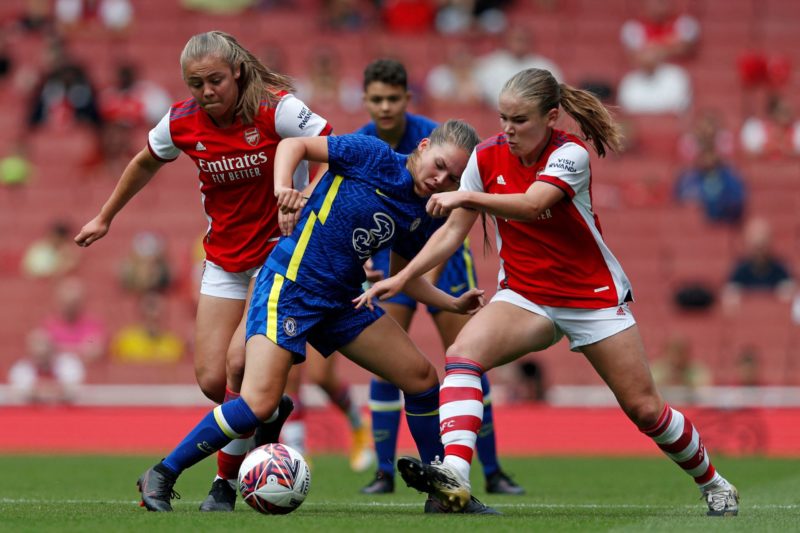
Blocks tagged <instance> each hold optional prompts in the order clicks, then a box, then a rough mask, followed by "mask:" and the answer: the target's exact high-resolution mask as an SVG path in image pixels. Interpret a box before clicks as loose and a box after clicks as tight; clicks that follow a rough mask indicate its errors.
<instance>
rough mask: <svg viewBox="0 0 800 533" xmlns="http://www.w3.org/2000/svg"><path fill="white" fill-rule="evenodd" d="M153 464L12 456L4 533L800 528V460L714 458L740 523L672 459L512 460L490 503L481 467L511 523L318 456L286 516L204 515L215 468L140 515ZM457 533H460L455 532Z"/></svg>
mask: <svg viewBox="0 0 800 533" xmlns="http://www.w3.org/2000/svg"><path fill="white" fill-rule="evenodd" d="M156 459H157V458H155V457H128V456H124V457H122V456H26V455H22V456H2V457H0V469H2V470H1V471H2V479H3V483H2V484H1V485H0V486H1V487H2V488H0V531H9V532H25V531H31V532H33V531H36V532H49V531H53V532H56V531H57V532H66V531H76V532H93V531H103V532H117V531H136V532H147V533H156V532H161V531H164V532H176V531H178V532H180V531H193V532H197V533H206V532H212V531H224V532H241V531H279V530H278V529H273V528H280V531H286V532H288V533H295V532H301V531H320V532H328V531H346V532H348V533H353V532H355V531H370V532H371V531H375V532H384V531H413V532H414V533H422V532H427V531H431V532H437V533H443V528H458V530H459V531H469V532H472V531H492V532H503V531H509V532H514V533H521V532H523V531H548V532H549V531H576V532H577V531H581V532H583V531H612V530H613V531H631V532H636V531H665V532H667V531H668V532H670V533H675V532H683V531H704V532H705V531H757V532H762V531H781V532H787V531H798V530H800V460H788V459H763V458H736V459H734V458H726V457H717V458H715V464H716V466H717V468H719V469H720V470H721V471H722V472H723V473H724V474H725V475H726V476H728V478H729V479H730V480H731V481H733V482H734V483H735V484H736V485H737V486H738V487H739V491H740V494H741V497H742V501H741V507H740V515H739V516H738V517H735V518H711V517H706V516H705V510H706V508H705V504H704V503H703V502H702V501H701V500H700V499H699V492H698V491H697V490H696V489H695V488H694V486H693V483H692V482H691V480H690V479H688V477H687V476H686V475H685V474H683V473H682V472H681V471H680V470H679V469H678V468H677V467H676V466H675V465H673V464H672V463H671V462H670V461H668V460H667V459H665V458H636V459H626V458H602V457H595V458H563V457H559V458H552V457H535V458H513V459H512V458H507V459H505V460H504V461H503V464H504V469H505V470H507V471H508V472H510V473H512V474H513V475H514V478H515V479H516V480H517V481H519V482H520V483H521V484H522V485H524V486H525V488H526V489H527V491H528V492H527V494H526V495H525V496H516V497H513V496H494V495H486V494H485V492H484V490H483V483H482V476H480V474H479V472H478V468H473V486H474V493H475V495H476V496H477V497H478V498H480V499H482V500H483V501H484V502H485V503H487V504H490V505H492V506H494V507H496V508H497V509H498V510H500V511H501V512H502V513H503V515H504V516H501V517H479V516H441V515H434V516H430V515H424V514H423V513H422V504H423V500H424V498H423V496H422V495H420V494H418V493H416V492H415V491H413V490H411V489H408V488H406V487H405V486H404V485H402V483H401V484H400V485H398V486H397V490H396V492H395V494H393V495H386V496H365V495H361V494H359V493H358V489H359V488H360V487H361V486H362V485H363V484H365V483H366V482H367V481H369V478H370V473H363V474H354V473H353V472H351V471H350V470H349V468H348V464H347V460H346V459H345V458H344V457H339V456H315V457H313V463H312V481H311V491H310V493H309V496H308V499H307V500H306V501H305V503H304V504H303V505H302V507H300V509H298V510H297V511H295V512H294V513H292V514H290V515H286V516H264V515H260V514H258V513H256V512H255V511H253V510H252V509H250V508H249V507H248V506H247V505H246V504H244V503H243V502H241V500H240V501H239V502H238V505H237V509H236V512H235V513H232V514H231V513H224V514H208V513H200V512H199V511H198V510H197V507H198V505H199V503H200V501H202V499H203V498H204V497H205V495H206V493H207V491H208V487H209V484H210V481H211V479H212V477H213V472H214V468H215V465H214V461H213V460H206V461H204V462H203V463H201V464H199V465H197V466H195V467H194V468H191V469H189V470H187V471H186V472H185V473H184V475H183V476H182V477H181V479H180V480H179V481H178V484H177V485H176V490H177V491H178V492H179V493H180V494H181V496H182V498H181V499H180V500H174V501H173V506H174V508H175V512H174V513H171V514H167V513H148V512H146V511H145V510H144V508H141V507H139V506H138V492H137V491H136V487H135V482H136V479H137V477H138V476H139V474H140V473H141V472H142V471H144V469H146V468H147V467H148V466H150V465H151V464H153V463H154V462H155V460H156ZM453 533H455V529H453Z"/></svg>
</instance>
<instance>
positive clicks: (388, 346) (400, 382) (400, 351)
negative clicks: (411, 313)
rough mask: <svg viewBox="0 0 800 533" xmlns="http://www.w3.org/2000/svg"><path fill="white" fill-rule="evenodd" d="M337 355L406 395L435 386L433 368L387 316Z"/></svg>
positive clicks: (405, 334) (342, 348) (406, 335)
mask: <svg viewBox="0 0 800 533" xmlns="http://www.w3.org/2000/svg"><path fill="white" fill-rule="evenodd" d="M339 351H340V352H341V353H342V354H343V355H344V356H345V357H347V358H348V359H350V360H351V361H353V362H354V363H356V364H357V365H359V366H361V367H362V368H365V369H367V370H369V371H370V372H372V373H373V374H376V375H377V376H379V377H381V378H383V379H385V380H386V381H389V382H391V383H393V384H394V385H396V386H397V387H398V388H400V389H401V390H403V391H404V392H406V393H409V394H418V393H421V392H424V391H426V390H428V389H429V388H431V387H433V386H434V385H436V384H437V383H438V378H437V376H436V370H435V369H434V368H433V365H431V363H430V361H428V359H427V358H426V357H425V356H424V355H423V354H422V352H421V351H420V350H419V348H417V346H416V345H415V344H414V343H413V342H412V341H411V338H410V337H409V336H408V334H407V333H406V332H405V331H404V330H403V329H402V328H401V327H400V326H399V325H398V324H397V322H395V321H394V320H392V319H391V318H390V317H389V316H387V315H383V316H382V317H380V318H379V319H378V320H376V321H375V322H373V323H372V324H370V325H369V326H368V327H367V328H366V329H364V331H362V332H361V333H360V334H359V335H358V337H356V338H355V339H354V340H352V341H351V342H349V343H348V344H346V345H345V346H342V347H341V348H340V350H339Z"/></svg>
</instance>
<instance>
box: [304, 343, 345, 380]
mask: <svg viewBox="0 0 800 533" xmlns="http://www.w3.org/2000/svg"><path fill="white" fill-rule="evenodd" d="M304 366H305V367H306V376H307V378H308V380H309V381H310V382H311V383H315V384H317V385H319V386H320V387H322V388H323V389H325V390H328V388H329V387H335V386H336V384H337V383H338V376H337V374H336V353H335V352H334V353H332V354H331V355H329V356H328V357H323V356H322V355H321V354H320V353H319V352H318V351H317V350H316V349H314V347H313V346H311V345H310V344H309V345H306V362H305V365H304Z"/></svg>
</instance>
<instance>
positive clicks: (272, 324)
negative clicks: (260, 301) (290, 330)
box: [267, 274, 285, 344]
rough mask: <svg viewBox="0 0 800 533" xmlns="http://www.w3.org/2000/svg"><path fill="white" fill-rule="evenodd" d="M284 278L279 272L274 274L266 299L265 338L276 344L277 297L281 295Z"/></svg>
mask: <svg viewBox="0 0 800 533" xmlns="http://www.w3.org/2000/svg"><path fill="white" fill-rule="evenodd" d="M284 279H285V278H284V277H283V276H281V275H280V274H275V281H273V282H272V288H271V289H270V290H269V299H268V300H267V338H268V339H269V340H271V341H272V342H274V343H275V344H278V298H279V297H280V295H281V289H282V288H283V280H284Z"/></svg>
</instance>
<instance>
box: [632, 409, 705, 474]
mask: <svg viewBox="0 0 800 533" xmlns="http://www.w3.org/2000/svg"><path fill="white" fill-rule="evenodd" d="M641 431H642V433H644V434H645V435H647V436H648V437H650V438H652V439H653V440H654V441H655V443H656V444H657V445H658V447H659V448H661V450H663V451H664V453H665V454H667V456H668V457H669V458H670V459H672V460H673V461H675V462H676V463H677V464H678V466H680V467H681V468H683V470H684V471H685V472H686V473H687V474H689V475H690V476H692V477H693V478H694V481H695V483H697V485H698V486H700V487H703V486H705V485H709V484H711V483H716V482H718V481H719V480H720V479H721V476H720V475H719V474H718V473H717V471H716V469H715V468H714V465H712V464H711V459H710V458H709V456H708V454H707V453H706V447H705V446H704V445H703V441H702V440H701V439H700V434H699V433H698V432H697V430H696V429H695V427H694V425H693V424H692V422H691V420H689V419H688V418H686V417H685V416H683V414H682V413H681V412H680V411H676V410H675V409H673V408H671V407H670V406H669V405H664V410H663V411H662V413H661V416H659V417H658V422H656V424H655V425H654V426H653V427H650V428H645V429H642V430H641Z"/></svg>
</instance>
